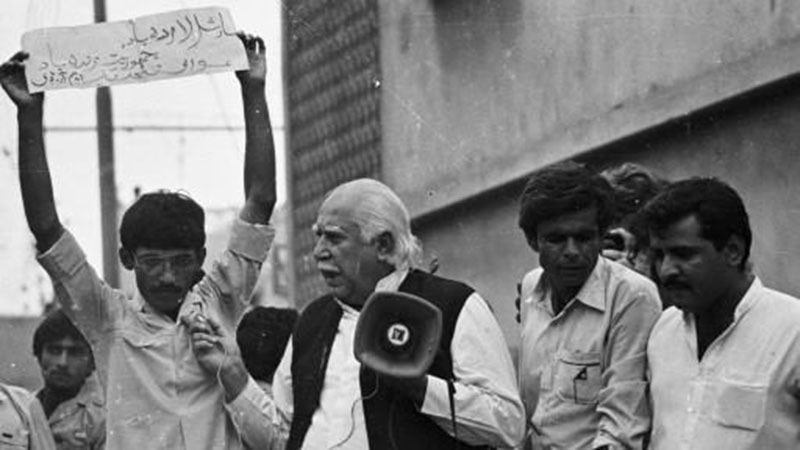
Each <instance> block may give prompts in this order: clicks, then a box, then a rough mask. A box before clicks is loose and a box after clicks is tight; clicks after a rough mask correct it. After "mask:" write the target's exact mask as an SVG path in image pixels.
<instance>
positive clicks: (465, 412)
mask: <svg viewBox="0 0 800 450" xmlns="http://www.w3.org/2000/svg"><path fill="white" fill-rule="evenodd" d="M450 348H451V354H452V358H453V375H454V377H455V383H454V385H455V395H454V405H455V412H456V414H455V415H456V421H457V431H458V439H459V440H461V441H464V442H466V443H468V444H470V445H489V446H492V447H515V446H517V445H519V443H520V442H521V441H522V439H523V435H524V432H525V413H524V408H523V406H522V401H521V400H520V397H519V391H518V389H517V383H516V376H515V372H514V365H513V363H512V361H511V355H510V354H509V351H508V345H507V344H506V341H505V338H504V337H503V333H502V331H501V330H500V327H499V325H498V324H497V321H496V320H495V318H494V315H493V314H492V312H491V310H490V309H489V307H488V305H487V304H486V302H485V301H484V300H483V299H482V298H481V297H480V296H479V295H478V294H477V293H474V294H472V295H471V296H470V297H469V298H468V299H467V301H466V302H465V304H464V307H463V308H462V310H461V313H460V315H459V317H458V321H457V322H456V328H455V331H454V334H453V341H452V343H451V346H450ZM421 412H422V413H424V414H426V415H428V416H430V417H431V419H432V420H433V421H434V422H436V423H437V424H438V425H439V426H440V427H441V428H442V429H444V430H445V431H446V432H447V433H449V434H450V435H451V436H452V435H454V433H453V426H452V422H451V415H450V399H449V393H448V385H447V381H446V380H442V379H440V378H437V377H434V376H430V375H429V376H428V388H427V391H426V393H425V400H424V403H423V405H422V408H421Z"/></svg>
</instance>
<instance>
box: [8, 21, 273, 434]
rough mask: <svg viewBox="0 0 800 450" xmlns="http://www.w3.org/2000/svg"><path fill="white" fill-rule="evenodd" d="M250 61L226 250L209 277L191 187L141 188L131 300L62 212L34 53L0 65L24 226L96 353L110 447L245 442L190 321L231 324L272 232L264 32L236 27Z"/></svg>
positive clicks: (130, 249) (127, 239) (130, 264)
mask: <svg viewBox="0 0 800 450" xmlns="http://www.w3.org/2000/svg"><path fill="white" fill-rule="evenodd" d="M239 37H240V39H241V41H242V43H243V45H244V48H245V52H246V54H247V58H248V61H249V69H245V70H241V71H238V72H236V77H237V79H238V81H239V84H240V87H241V96H242V102H243V106H244V121H245V134H246V141H245V156H244V188H245V197H246V200H245V205H244V207H243V209H242V210H241V212H240V214H239V219H238V220H237V221H236V222H235V223H234V225H233V229H232V231H231V238H230V242H229V244H228V248H227V250H226V251H225V252H223V253H222V255H220V257H219V259H218V261H217V262H216V263H215V264H214V265H213V267H212V268H211V270H210V271H209V273H208V274H207V275H205V276H201V269H200V268H201V266H202V264H203V261H204V259H205V256H206V250H205V247H204V246H205V231H204V223H203V212H202V209H201V208H200V206H199V205H197V204H196V203H195V202H194V201H193V200H192V199H190V198H188V197H187V196H184V195H181V194H175V193H165V192H156V193H152V194H148V195H144V196H142V197H141V198H139V199H138V200H137V201H136V203H134V205H133V206H131V208H130V209H129V210H128V211H127V212H126V213H125V215H124V217H123V219H122V229H121V232H122V233H121V234H122V236H121V238H122V247H121V248H120V250H119V256H120V259H121V261H122V264H123V266H124V267H125V268H126V269H128V270H132V271H134V274H135V278H136V287H137V291H136V293H135V295H134V296H133V297H130V296H128V295H127V294H126V293H124V292H122V291H119V290H116V289H113V288H111V287H110V286H108V285H106V284H105V283H104V282H103V281H102V280H101V279H100V278H99V277H98V275H97V274H96V273H95V271H94V269H92V267H91V266H90V265H89V264H88V262H87V261H86V257H85V255H84V253H83V251H82V250H81V248H80V246H79V245H78V243H77V242H76V241H75V238H74V237H73V236H72V234H70V233H69V232H68V231H66V230H65V229H64V227H63V225H62V224H61V222H60V221H59V218H58V213H57V211H56V208H55V202H54V199H53V189H52V183H51V180H50V172H49V169H48V165H47V158H46V153H45V149H44V138H43V125H42V122H43V112H44V95H43V94H42V93H37V94H31V93H30V92H29V91H28V89H27V85H26V82H25V75H24V70H25V64H26V59H27V56H28V55H27V54H25V53H24V52H20V53H17V54H16V55H14V56H13V57H12V58H11V59H10V60H9V61H7V62H6V63H4V64H3V65H2V66H0V83H2V86H3V89H4V90H5V91H6V93H7V94H8V96H9V97H10V98H11V100H12V101H13V102H14V103H15V105H16V106H17V111H18V114H17V117H18V125H19V176H20V184H21V187H22V201H23V205H24V207H25V215H26V218H27V221H28V227H29V228H30V229H31V231H32V232H33V235H34V237H35V238H36V247H37V250H38V251H39V262H40V263H41V264H42V266H43V267H44V268H45V270H47V272H48V274H49V275H50V278H51V279H52V281H53V284H54V286H55V290H56V297H57V298H58V300H59V303H60V304H61V306H62V310H63V311H64V313H65V314H66V315H67V316H68V317H69V318H70V320H72V322H73V323H74V324H75V325H76V326H77V327H78V329H80V330H81V332H82V333H83V334H84V336H86V338H87V340H88V341H89V343H90V345H91V346H92V349H93V351H94V356H95V363H96V364H97V369H98V375H99V378H100V383H101V385H102V386H103V388H104V391H105V400H106V405H107V407H108V416H107V420H106V428H107V429H106V442H107V445H108V447H109V448H112V449H123V450H124V449H138V448H141V447H142V446H145V447H148V448H164V449H166V448H168V449H209V450H211V449H221V448H227V449H239V448H242V445H243V444H242V442H241V439H240V438H239V436H238V434H237V430H236V427H235V425H234V424H233V423H231V418H230V417H229V416H228V415H227V412H226V410H225V408H224V392H223V390H222V389H221V387H220V386H219V384H218V379H217V377H216V376H215V374H212V373H208V372H206V371H204V370H203V369H202V368H201V367H200V366H199V365H198V362H197V360H196V359H195V357H194V354H193V351H192V348H191V340H190V332H189V329H188V327H187V325H186V321H187V319H188V318H193V317H208V318H209V320H211V319H212V318H213V320H215V322H216V323H218V324H220V326H221V327H223V328H224V329H225V330H228V331H229V332H230V333H233V332H234V331H235V327H236V324H237V322H238V321H239V318H240V317H241V315H242V314H243V313H244V311H245V308H246V307H247V306H248V303H249V300H250V295H251V292H252V290H253V287H254V285H255V282H256V279H257V278H258V274H259V271H260V269H261V263H262V262H263V261H264V258H265V257H266V254H267V251H268V249H269V246H270V244H271V241H272V237H273V236H274V231H273V230H272V228H271V227H269V225H268V222H269V218H270V216H271V214H272V209H273V207H274V205H275V195H276V192H275V149H274V145H273V142H272V136H271V129H270V123H269V115H268V112H267V104H266V98H265V91H264V86H265V79H266V59H265V52H264V42H263V41H262V40H261V38H259V37H253V36H249V35H244V34H240V35H239Z"/></svg>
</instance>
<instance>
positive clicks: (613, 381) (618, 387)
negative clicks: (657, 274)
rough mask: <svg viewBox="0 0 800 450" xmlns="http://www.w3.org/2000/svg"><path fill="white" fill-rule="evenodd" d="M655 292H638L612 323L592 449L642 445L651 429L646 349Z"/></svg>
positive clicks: (656, 306)
mask: <svg viewBox="0 0 800 450" xmlns="http://www.w3.org/2000/svg"><path fill="white" fill-rule="evenodd" d="M657 295H658V294H657V293H656V292H655V291H653V292H650V291H642V292H639V293H637V295H635V296H634V297H633V299H632V301H630V302H628V303H626V304H625V307H624V308H623V309H622V310H621V311H619V314H618V315H616V320H615V321H614V322H613V323H612V324H611V330H610V332H609V339H608V340H609V344H610V348H609V351H608V352H607V354H606V358H607V361H606V370H605V371H604V373H603V388H602V389H601V390H600V395H599V402H598V405H597V413H598V414H599V415H600V419H599V425H598V431H597V435H596V437H595V439H594V442H593V444H592V446H593V448H598V447H602V446H606V445H607V446H608V447H609V448H642V445H643V439H644V436H645V435H646V433H647V432H648V431H649V429H650V420H651V417H650V408H649V405H648V400H647V377H646V371H647V358H646V350H647V339H648V337H649V336H650V331H651V330H652V328H653V325H655V323H656V321H657V320H658V317H659V315H660V314H661V306H660V301H659V300H658V297H657Z"/></svg>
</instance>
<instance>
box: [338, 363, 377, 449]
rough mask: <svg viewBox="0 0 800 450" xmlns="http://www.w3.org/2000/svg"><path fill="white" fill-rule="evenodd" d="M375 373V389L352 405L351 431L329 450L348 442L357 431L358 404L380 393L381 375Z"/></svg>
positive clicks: (354, 401)
mask: <svg viewBox="0 0 800 450" xmlns="http://www.w3.org/2000/svg"><path fill="white" fill-rule="evenodd" d="M374 375H375V389H373V390H372V392H370V393H369V395H367V396H362V397H359V398H357V399H355V400H353V404H352V405H350V431H348V432H347V436H345V437H344V439H342V440H341V441H339V442H337V443H336V444H334V445H333V446H331V447H328V450H333V449H335V448H338V447H341V446H342V445H344V444H346V443H347V441H349V440H350V438H351V437H353V433H355V431H356V418H355V411H356V405H357V404H358V402H362V403H363V402H364V401H366V400H369V399H371V398H372V397H374V396H375V394H377V393H378V384H379V382H380V377H378V374H377V373H374Z"/></svg>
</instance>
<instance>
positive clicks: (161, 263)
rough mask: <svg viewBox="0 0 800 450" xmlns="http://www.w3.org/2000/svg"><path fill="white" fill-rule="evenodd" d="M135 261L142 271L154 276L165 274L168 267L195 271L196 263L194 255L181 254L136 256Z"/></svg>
mask: <svg viewBox="0 0 800 450" xmlns="http://www.w3.org/2000/svg"><path fill="white" fill-rule="evenodd" d="M134 261H135V264H136V265H137V266H139V267H140V268H141V269H142V270H144V271H145V272H146V273H148V274H151V275H152V274H158V273H162V272H164V271H165V270H166V269H167V265H169V267H171V268H172V270H176V271H186V270H190V269H194V267H193V265H194V264H195V262H196V258H195V255H194V253H180V254H177V255H168V256H159V255H145V256H134Z"/></svg>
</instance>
